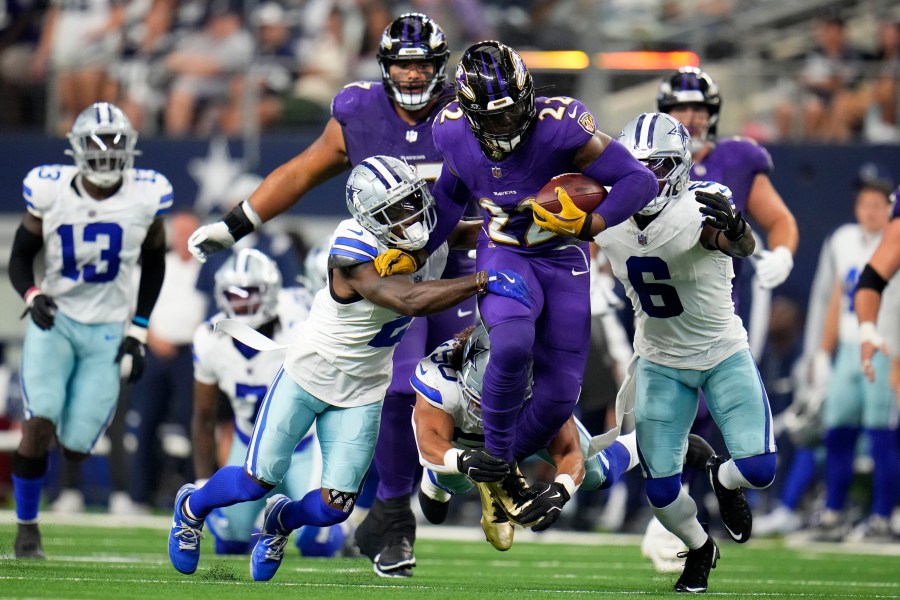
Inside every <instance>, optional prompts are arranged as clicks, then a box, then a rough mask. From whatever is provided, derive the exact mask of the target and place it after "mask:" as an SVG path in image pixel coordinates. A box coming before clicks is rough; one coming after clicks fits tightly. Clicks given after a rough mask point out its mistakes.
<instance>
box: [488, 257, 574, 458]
mask: <svg viewBox="0 0 900 600" xmlns="http://www.w3.org/2000/svg"><path fill="white" fill-rule="evenodd" d="M587 256H588V255H587V243H584V242H580V243H578V244H577V245H570V246H564V247H559V248H556V249H554V250H550V251H548V252H545V253H543V254H540V255H524V254H519V253H517V252H514V251H512V250H510V249H508V248H505V247H502V246H499V245H496V244H494V243H493V242H489V241H488V240H480V241H479V246H478V254H477V262H478V265H477V268H478V269H479V270H480V269H496V270H512V271H515V272H517V273H518V274H520V275H521V276H522V277H524V279H525V281H526V283H527V284H528V287H529V290H530V292H531V299H532V302H533V307H532V308H531V309H530V310H529V309H528V308H527V307H525V306H523V305H522V304H520V303H519V302H517V301H515V300H512V299H509V298H506V297H503V296H498V295H495V294H486V295H484V296H481V297H479V300H478V308H479V310H480V312H481V318H482V319H483V320H484V322H485V325H486V326H487V328H488V331H489V332H490V338H491V360H490V362H488V366H487V369H486V371H485V374H484V380H483V386H482V391H481V405H482V413H483V419H484V435H485V446H486V448H487V449H488V451H489V452H490V453H491V454H493V455H494V456H496V457H497V458H500V459H503V460H507V461H509V460H512V459H517V460H518V459H523V458H525V457H527V456H530V455H531V454H534V453H535V452H536V451H538V450H540V449H543V448H546V447H548V446H549V445H550V441H551V440H552V439H553V438H554V437H555V436H556V434H557V433H558V432H559V428H560V427H561V426H562V424H563V423H565V422H566V420H568V418H569V417H570V416H571V415H572V412H573V411H574V410H575V404H576V402H577V401H578V395H579V393H580V391H581V381H582V378H583V377H584V368H585V364H586V362H587V354H588V344H589V340H590V327H591V325H590V275H589V274H588V264H589V261H588V258H587ZM532 359H533V386H532V388H533V396H532V399H531V400H530V401H528V402H525V398H524V395H525V390H526V387H527V381H528V377H527V375H528V368H529V364H530V362H531V361H532Z"/></svg>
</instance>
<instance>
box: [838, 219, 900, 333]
mask: <svg viewBox="0 0 900 600" xmlns="http://www.w3.org/2000/svg"><path fill="white" fill-rule="evenodd" d="M881 238H882V234H881V233H877V234H871V233H868V234H867V233H865V232H864V231H863V230H862V227H860V226H859V225H858V224H857V223H847V224H846V225H841V226H840V227H838V229H837V230H836V231H835V232H834V233H833V234H832V235H831V237H830V238H829V239H828V242H827V243H828V253H829V256H830V261H831V264H832V265H833V267H834V272H833V277H834V279H833V281H835V282H837V283H839V284H840V286H841V292H842V293H841V313H840V314H841V316H840V322H839V328H838V337H839V338H840V340H841V341H842V342H849V343H858V342H859V321H858V320H857V317H856V313H855V312H854V308H853V295H854V294H855V293H856V284H857V282H858V281H859V276H860V274H862V271H863V269H864V268H865V266H866V263H867V262H869V259H870V258H872V254H874V253H875V249H876V248H877V247H878V245H879V244H880V243H881ZM895 285H897V284H896V283H892V284H891V285H889V286H888V287H889V288H892V287H894V286H895ZM887 293H888V290H887V289H886V290H885V294H887ZM886 306H887V304H885V303H882V305H881V308H882V310H881V311H879V313H878V325H879V330H881V327H882V326H885V325H887V324H888V322H889V321H890V320H891V319H894V318H896V315H892V314H885V311H884V310H883V309H884V308H885V307H886Z"/></svg>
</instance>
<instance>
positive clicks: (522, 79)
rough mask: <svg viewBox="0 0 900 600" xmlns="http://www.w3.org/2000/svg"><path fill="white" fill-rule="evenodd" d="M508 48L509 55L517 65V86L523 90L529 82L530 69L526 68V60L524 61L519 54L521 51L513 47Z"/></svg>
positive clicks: (515, 65)
mask: <svg viewBox="0 0 900 600" xmlns="http://www.w3.org/2000/svg"><path fill="white" fill-rule="evenodd" d="M507 50H508V51H509V56H510V58H511V59H512V63H513V65H514V67H515V78H516V87H517V88H519V89H520V90H523V89H525V85H526V83H527V82H528V69H526V68H525V61H523V60H522V57H521V56H519V53H518V52H516V51H515V50H513V49H512V48H507Z"/></svg>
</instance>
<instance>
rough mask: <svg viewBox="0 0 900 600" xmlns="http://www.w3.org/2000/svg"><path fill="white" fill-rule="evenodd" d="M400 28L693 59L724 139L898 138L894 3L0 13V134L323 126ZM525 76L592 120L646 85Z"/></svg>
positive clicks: (251, 4) (327, 3)
mask: <svg viewBox="0 0 900 600" xmlns="http://www.w3.org/2000/svg"><path fill="white" fill-rule="evenodd" d="M406 11H417V12H422V13H425V14H428V15H429V16H431V17H432V18H433V19H435V20H436V21H437V22H438V23H440V24H441V25H442V26H443V28H444V30H445V31H446V33H447V36H448V39H449V40H450V45H451V50H452V51H454V53H455V54H454V56H457V57H458V55H459V54H460V53H461V52H462V50H463V49H465V48H466V47H467V46H468V45H470V44H471V43H473V42H476V41H480V40H483V39H499V40H502V41H503V42H505V43H507V44H509V45H511V46H513V47H514V48H517V49H518V50H520V51H529V50H544V51H548V50H581V51H583V52H587V53H589V54H590V53H596V52H613V51H635V50H655V51H667V50H687V51H691V52H693V53H695V54H696V55H697V56H698V57H699V59H700V60H701V61H703V63H704V68H706V69H707V70H709V71H711V72H713V73H716V68H715V65H716V64H720V63H721V64H724V65H728V66H729V68H730V69H731V70H733V71H735V72H736V73H739V74H740V78H741V79H743V80H744V83H743V88H742V89H743V90H744V91H746V93H741V94H739V95H735V94H732V95H730V96H729V101H730V102H731V103H732V104H731V105H730V107H729V112H730V113H732V116H733V118H739V119H740V123H739V124H738V125H737V126H736V127H735V131H734V132H733V133H742V134H745V135H749V136H751V137H754V138H757V139H760V140H761V141H778V140H780V141H787V140H795V141H796V140H815V141H847V140H865V141H870V142H890V141H895V140H897V139H898V137H900V133H898V129H897V110H898V107H897V104H898V92H897V79H898V76H900V6H898V3H897V2H896V1H894V0H856V1H853V2H834V1H831V0H806V1H804V2H795V3H779V2H776V1H774V0H755V1H753V2H736V1H735V0H634V1H625V0H591V1H586V0H530V1H526V2H518V1H516V2H514V1H511V0H446V1H435V0H412V1H403V2H397V1H392V0H280V1H274V0H184V1H176V0H53V1H50V2H48V1H47V0H4V2H0V99H2V105H0V122H2V124H3V126H4V128H7V129H11V128H30V129H36V130H41V129H43V130H45V131H47V132H48V133H56V134H64V133H65V132H66V131H67V130H68V127H69V125H70V124H71V122H72V119H73V118H74V115H76V114H77V113H78V112H79V111H80V110H81V109H82V108H84V107H85V106H89V105H90V104H91V103H92V102H95V101H100V100H105V101H110V102H114V103H116V104H117V105H119V106H121V107H122V108H123V109H124V110H125V111H126V113H127V114H128V116H129V117H130V119H131V121H132V123H133V124H134V125H135V127H136V128H137V129H138V130H139V131H140V132H141V133H142V134H145V135H146V134H159V135H167V136H188V135H201V136H205V135H211V134H215V133H224V134H226V135H231V136H234V135H241V134H243V133H246V132H247V131H258V130H259V129H262V130H271V129H276V128H281V129H285V128H290V127H295V126H298V125H304V124H314V123H322V122H324V121H325V120H327V118H328V115H329V107H330V102H331V98H332V97H333V96H334V94H335V93H336V92H337V91H338V90H339V89H340V88H341V86H343V85H345V84H346V83H348V82H350V81H354V80H377V79H378V78H379V75H380V73H379V71H378V67H377V64H376V62H375V60H374V55H375V52H376V50H377V48H378V43H379V41H380V36H381V32H382V31H383V30H384V27H385V26H386V25H387V24H388V23H389V22H390V21H391V19H392V18H393V17H394V16H395V15H397V14H400V13H401V12H406ZM529 66H530V65H529ZM531 68H532V70H533V71H535V72H536V73H537V76H538V80H539V83H540V82H541V81H542V80H543V81H544V82H545V83H551V84H553V85H554V86H555V87H556V92H554V93H559V94H568V95H577V96H579V97H585V98H586V99H588V103H589V105H590V103H591V97H590V94H587V93H585V92H588V91H591V90H595V89H596V87H593V88H592V87H586V84H587V82H589V81H590V80H591V79H592V78H602V80H603V83H602V88H601V89H603V91H604V99H603V102H609V101H610V99H609V98H608V97H607V95H608V94H627V92H628V90H629V89H633V88H634V86H635V85H638V84H640V83H641V82H646V81H649V80H650V79H654V78H656V77H657V76H658V75H659V72H648V71H644V70H642V67H640V66H639V65H637V66H630V67H625V68H622V69H619V70H617V71H607V72H604V73H599V72H598V71H599V69H596V68H593V67H590V66H589V67H587V68H582V69H571V68H569V67H567V66H566V65H563V64H558V65H543V64H542V65H541V67H540V68H538V69H535V68H534V67H531ZM541 74H543V78H542V76H541ZM722 84H723V80H722V78H721V76H720V85H722ZM763 92H764V93H763ZM593 102H594V103H595V104H594V106H590V107H591V108H593V109H594V110H595V111H597V107H598V106H600V105H601V104H600V102H601V100H600V99H599V98H593Z"/></svg>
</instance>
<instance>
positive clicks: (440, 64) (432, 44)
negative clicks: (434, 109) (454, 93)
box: [377, 13, 450, 111]
mask: <svg viewBox="0 0 900 600" xmlns="http://www.w3.org/2000/svg"><path fill="white" fill-rule="evenodd" d="M449 58H450V50H449V48H448V47H447V37H446V36H445V35H444V30H443V29H441V28H440V26H439V25H438V24H437V23H435V22H434V21H432V20H431V19H429V18H428V17H426V16H425V15H422V14H418V13H407V14H405V15H401V16H400V17H398V18H397V19H395V20H394V21H393V22H392V23H391V24H390V25H388V26H387V28H386V29H385V30H384V33H383V34H382V35H381V44H380V46H379V47H378V56H377V59H378V65H379V66H380V67H381V79H382V81H383V82H384V90H385V92H387V94H388V96H390V97H391V99H392V100H393V101H394V102H396V103H397V104H398V105H400V106H401V107H403V108H404V109H406V110H410V111H414V110H419V109H421V108H424V107H425V106H426V105H427V104H428V103H429V102H430V101H431V100H432V99H433V98H435V97H436V96H438V95H439V94H440V93H441V90H442V88H443V86H444V81H445V80H446V73H447V60H448V59H449ZM410 61H416V62H424V61H427V62H429V63H430V64H431V65H433V67H434V69H433V71H432V72H431V74H430V75H429V76H428V77H427V78H426V79H423V80H418V81H417V80H406V81H400V80H397V79H394V78H393V77H391V72H390V71H391V65H392V64H397V63H406V62H410Z"/></svg>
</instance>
